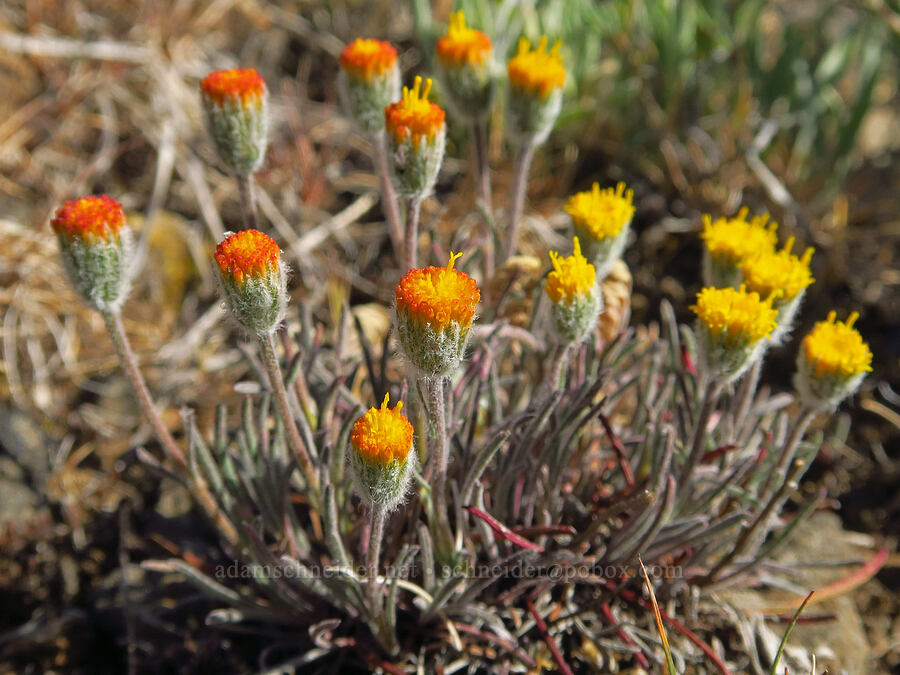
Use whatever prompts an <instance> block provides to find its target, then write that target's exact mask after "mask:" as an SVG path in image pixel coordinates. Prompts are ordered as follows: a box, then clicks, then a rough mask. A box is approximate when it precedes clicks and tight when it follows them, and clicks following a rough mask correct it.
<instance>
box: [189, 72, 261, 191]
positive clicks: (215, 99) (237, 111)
mask: <svg viewBox="0 0 900 675" xmlns="http://www.w3.org/2000/svg"><path fill="white" fill-rule="evenodd" d="M200 89H201V92H202V99H203V109H204V111H205V113H206V121H207V126H208V127H209V132H210V135H211V136H212V139H213V142H214V143H215V146H216V151H217V152H218V153H219V157H220V158H221V159H222V161H223V162H224V163H225V164H226V165H227V166H228V168H229V169H231V170H232V171H233V172H234V173H235V174H237V175H239V176H249V175H251V174H252V173H254V172H255V171H256V170H257V169H259V167H260V166H262V163H263V159H265V156H266V146H267V143H268V138H267V137H268V130H269V119H268V101H269V93H268V91H267V89H266V83H265V81H264V80H263V79H262V77H261V76H260V74H259V73H257V72H256V71H255V70H254V69H253V68H237V69H234V70H217V71H216V72H214V73H210V74H209V75H207V76H206V77H205V78H203V81H202V82H201V83H200Z"/></svg>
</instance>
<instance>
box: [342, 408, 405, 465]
mask: <svg viewBox="0 0 900 675" xmlns="http://www.w3.org/2000/svg"><path fill="white" fill-rule="evenodd" d="M388 397H389V394H385V395H384V401H383V402H382V403H381V408H369V410H368V412H366V414H365V415H363V416H362V417H360V418H359V419H357V420H356V422H355V423H354V425H353V431H352V432H351V434H350V443H351V444H352V445H353V448H354V449H355V450H356V451H357V452H358V453H359V454H360V456H361V457H362V458H363V459H365V460H366V461H367V462H369V463H371V464H381V465H387V464H390V463H392V462H395V461H400V462H402V461H404V460H406V457H407V455H409V451H410V450H411V449H412V442H413V426H412V424H410V423H409V420H408V419H406V416H405V415H403V414H402V410H403V402H402V401H400V402H398V403H397V405H396V407H394V409H393V410H389V409H388V407H387V406H388V400H389V398H388Z"/></svg>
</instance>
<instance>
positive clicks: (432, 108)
mask: <svg viewBox="0 0 900 675" xmlns="http://www.w3.org/2000/svg"><path fill="white" fill-rule="evenodd" d="M430 92H431V78H428V79H427V80H425V87H424V89H423V88H422V78H421V77H419V76H416V79H415V83H414V84H413V87H412V89H410V88H409V87H403V98H402V99H401V100H399V101H397V102H396V103H391V104H390V105H389V106H388V107H387V108H385V109H384V122H385V126H386V127H387V130H388V131H390V132H391V133H392V134H394V138H395V139H396V140H397V142H398V143H402V142H403V141H404V140H406V139H407V138H409V139H411V140H412V143H413V145H414V146H418V145H419V141H421V140H422V138H427V139H428V140H429V141H431V140H433V139H434V136H435V134H437V133H438V132H439V131H440V130H441V129H442V128H443V127H444V117H445V114H444V111H443V109H442V108H441V107H440V106H439V105H437V104H436V103H431V102H430V101H429V100H428V94H429V93H430Z"/></svg>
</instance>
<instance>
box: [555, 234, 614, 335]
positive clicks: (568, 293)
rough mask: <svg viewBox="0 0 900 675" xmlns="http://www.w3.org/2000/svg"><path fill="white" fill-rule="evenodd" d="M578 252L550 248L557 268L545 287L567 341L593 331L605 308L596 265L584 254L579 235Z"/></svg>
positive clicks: (558, 324) (576, 248) (558, 326)
mask: <svg viewBox="0 0 900 675" xmlns="http://www.w3.org/2000/svg"><path fill="white" fill-rule="evenodd" d="M573 246H574V252H573V253H572V255H570V256H568V257H567V258H563V257H561V256H560V255H559V253H557V252H556V251H550V261H551V262H552V263H553V270H552V271H551V272H550V273H549V274H548V275H547V281H546V282H545V284H544V290H546V291H547V296H548V297H549V298H550V300H551V301H552V302H553V308H552V311H553V321H554V323H555V325H556V332H557V334H558V335H559V337H560V338H561V340H562V342H563V343H564V344H572V343H578V342H581V341H582V340H584V339H585V338H587V337H588V336H589V335H591V334H592V332H593V330H594V329H595V328H596V326H597V319H598V318H599V316H600V312H601V311H603V294H602V293H601V292H600V287H599V286H598V284H597V273H596V270H595V269H594V266H593V265H592V264H591V263H589V262H588V261H587V259H586V258H585V257H584V256H583V255H582V254H581V244H580V243H579V241H578V237H575V238H574V240H573Z"/></svg>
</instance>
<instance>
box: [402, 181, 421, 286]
mask: <svg viewBox="0 0 900 675" xmlns="http://www.w3.org/2000/svg"><path fill="white" fill-rule="evenodd" d="M421 208H422V198H421V197H410V199H409V202H408V203H407V206H406V235H405V239H406V241H405V244H406V257H405V260H404V262H405V263H406V265H405V268H406V271H409V270H412V269H415V268H416V249H417V248H418V247H419V211H420V210H421Z"/></svg>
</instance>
